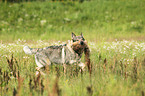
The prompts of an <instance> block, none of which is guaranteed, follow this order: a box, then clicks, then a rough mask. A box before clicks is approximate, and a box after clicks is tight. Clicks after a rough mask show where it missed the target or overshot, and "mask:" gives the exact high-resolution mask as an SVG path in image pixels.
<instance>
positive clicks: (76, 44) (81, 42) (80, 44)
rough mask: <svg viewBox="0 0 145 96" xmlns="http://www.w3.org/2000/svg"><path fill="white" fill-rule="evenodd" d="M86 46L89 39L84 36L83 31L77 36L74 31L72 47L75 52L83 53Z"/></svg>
mask: <svg viewBox="0 0 145 96" xmlns="http://www.w3.org/2000/svg"><path fill="white" fill-rule="evenodd" d="M86 46H87V41H86V40H85V38H84V37H83V34H82V33H81V35H79V36H76V35H75V34H74V33H72V40H71V47H72V48H73V50H74V51H75V52H77V53H79V54H81V53H82V52H83V51H84V48H85V47H86Z"/></svg>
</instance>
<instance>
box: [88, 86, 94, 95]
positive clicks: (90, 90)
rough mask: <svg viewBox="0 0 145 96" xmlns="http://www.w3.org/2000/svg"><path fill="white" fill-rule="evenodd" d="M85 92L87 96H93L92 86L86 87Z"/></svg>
mask: <svg viewBox="0 0 145 96" xmlns="http://www.w3.org/2000/svg"><path fill="white" fill-rule="evenodd" d="M87 92H88V96H92V95H93V90H92V86H88V87H87Z"/></svg>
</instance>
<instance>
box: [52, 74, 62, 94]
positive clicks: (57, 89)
mask: <svg viewBox="0 0 145 96" xmlns="http://www.w3.org/2000/svg"><path fill="white" fill-rule="evenodd" d="M58 80H59V79H58V78H57V77H56V80H55V84H54V85H53V93H52V96H61V90H60V89H59V85H58Z"/></svg>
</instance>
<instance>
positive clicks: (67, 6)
mask: <svg viewBox="0 0 145 96" xmlns="http://www.w3.org/2000/svg"><path fill="white" fill-rule="evenodd" d="M144 4H145V2H144V1H143V0H141V1H140V2H138V1H137V0H133V1H131V0H129V1H120V0H119V1H106V0H96V1H91V2H87V1H86V2H84V3H78V2H24V3H12V4H11V3H8V4H5V3H1V4H0V7H1V8H0V14H1V15H0V22H1V24H0V30H1V31H0V38H1V40H3V41H7V40H9V41H11V40H17V39H19V38H20V39H26V40H37V39H42V40H68V39H69V38H70V33H71V32H72V31H73V32H76V33H80V32H83V33H84V35H86V38H87V39H89V40H92V41H94V40H95V41H113V40H114V39H119V40H123V39H128V40H130V39H136V40H138V39H141V40H144V36H145V29H144V26H145V23H144V22H145V18H144V15H145V13H144V10H145V7H144ZM7 34H9V35H7ZM54 37H55V38H54ZM7 38H9V39H7Z"/></svg>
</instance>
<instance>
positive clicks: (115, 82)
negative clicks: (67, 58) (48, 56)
mask: <svg viewBox="0 0 145 96" xmlns="http://www.w3.org/2000/svg"><path fill="white" fill-rule="evenodd" d="M144 5H145V1H144V0H140V2H138V0H128V1H123V0H117V1H116V0H108V1H107V0H94V1H84V2H83V3H80V2H77V1H75V2H72V1H67V2H66V1H65V2H64V1H63V2H52V1H45V2H39V1H35V2H20V3H4V2H0V22H1V23H0V95H1V96H12V95H13V96H75V95H76V96H144V95H145V93H144V92H145V29H144V26H145V17H144V16H145V13H144V11H145V6H144ZM71 32H74V33H76V35H79V34H80V33H81V32H82V33H83V35H84V37H85V39H86V40H87V41H88V45H89V47H90V50H91V56H90V58H91V68H90V69H89V68H88V67H86V68H85V70H84V71H83V72H80V69H79V67H78V66H75V65H70V66H69V67H68V68H67V73H66V74H64V73H63V66H61V65H60V66H56V65H52V66H51V67H50V68H49V71H46V73H47V74H46V75H45V76H42V75H38V76H36V75H35V72H36V67H37V66H36V64H35V60H34V56H33V55H26V54H25V53H24V52H23V47H24V46H30V47H33V48H43V47H47V46H49V45H60V44H65V43H67V40H71ZM82 61H83V62H84V56H83V57H82Z"/></svg>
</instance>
